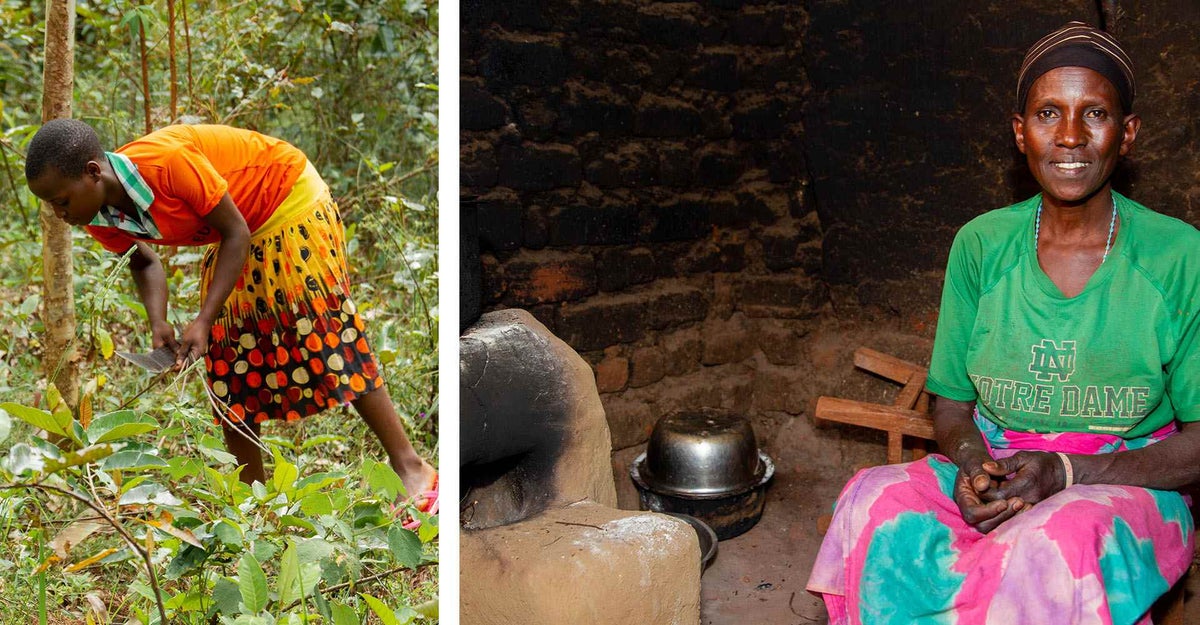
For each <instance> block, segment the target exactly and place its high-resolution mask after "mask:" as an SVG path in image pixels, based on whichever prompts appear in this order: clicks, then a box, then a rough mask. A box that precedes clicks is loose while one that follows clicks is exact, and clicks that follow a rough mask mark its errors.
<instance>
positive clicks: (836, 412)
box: [815, 397, 933, 440]
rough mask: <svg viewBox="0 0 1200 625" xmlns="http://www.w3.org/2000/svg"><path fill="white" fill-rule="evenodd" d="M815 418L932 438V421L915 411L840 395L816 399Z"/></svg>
mask: <svg viewBox="0 0 1200 625" xmlns="http://www.w3.org/2000/svg"><path fill="white" fill-rule="evenodd" d="M815 417H816V419H817V420H818V421H819V420H821V419H824V420H826V421H836V422H838V423H849V424H852V425H861V426H863V427H869V428H874V429H876V430H883V431H885V432H896V433H898V434H904V435H906V436H916V437H918V438H924V439H926V440H933V420H932V419H930V418H929V417H927V416H925V415H923V414H921V413H919V412H917V411H916V410H908V409H905V408H897V407H895V406H884V405H881V404H872V403H868V402H863V401H854V400H852V399H841V398H839V397H820V398H818V399H817V410H816V413H815Z"/></svg>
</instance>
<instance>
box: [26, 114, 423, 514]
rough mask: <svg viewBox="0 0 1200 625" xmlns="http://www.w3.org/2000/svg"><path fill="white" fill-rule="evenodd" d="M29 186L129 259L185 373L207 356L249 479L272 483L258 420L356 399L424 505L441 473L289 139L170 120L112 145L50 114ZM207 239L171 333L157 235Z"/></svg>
mask: <svg viewBox="0 0 1200 625" xmlns="http://www.w3.org/2000/svg"><path fill="white" fill-rule="evenodd" d="M25 178H26V180H27V181H28V183H29V188H30V189H31V190H32V191H33V193H34V194H35V195H37V196H38V197H39V198H41V199H42V200H44V201H46V202H47V203H48V204H49V205H50V206H51V207H52V208H53V210H54V212H55V214H56V215H58V217H59V218H60V219H62V220H64V221H66V222H67V223H70V224H73V225H77V226H83V227H84V228H85V229H86V230H87V232H88V234H90V235H91V236H92V237H94V238H95V239H96V240H97V241H99V242H100V243H101V245H103V246H104V247H105V249H107V250H109V251H111V252H114V253H117V254H124V253H125V252H128V251H129V250H130V249H131V248H132V249H133V252H132V255H131V256H130V269H131V271H132V273H133V278H134V282H135V283H136V285H137V290H138V295H139V296H140V297H141V299H142V302H143V303H144V304H145V306H146V314H147V317H148V318H149V320H150V329H151V334H152V337H153V344H154V347H155V348H158V347H161V346H163V345H167V346H169V347H171V348H172V349H173V350H174V351H175V355H176V368H181V367H183V366H185V365H187V364H188V363H190V362H191V361H193V360H195V359H197V358H199V357H201V356H204V358H205V365H206V369H207V371H208V388H209V391H210V397H212V399H213V400H214V406H215V408H214V412H215V413H216V414H217V417H218V420H219V422H220V423H221V424H222V425H223V430H224V433H225V442H226V445H227V447H228V448H229V450H230V451H231V452H232V453H233V454H234V455H235V456H237V459H238V462H239V464H242V465H244V468H243V469H242V473H241V479H242V480H243V481H244V482H247V483H251V482H253V481H256V480H257V481H264V480H265V472H264V470H263V461H262V455H261V453H260V451H259V448H258V446H257V444H256V443H257V438H258V433H259V427H260V424H261V423H262V422H263V421H266V420H268V419H282V420H287V421H293V420H296V419H299V418H301V417H304V416H308V415H311V414H316V413H318V412H320V411H322V410H324V409H325V408H331V407H334V406H337V405H340V404H345V403H350V404H353V406H354V408H355V409H356V410H357V411H358V413H359V415H360V416H361V417H362V418H363V420H364V421H366V423H367V425H368V426H370V428H371V430H372V431H374V433H375V434H376V436H378V437H379V440H380V442H381V443H382V444H383V447H384V449H385V450H386V451H387V453H388V457H389V459H390V461H391V465H392V467H393V468H394V469H395V470H396V473H397V474H398V475H399V476H400V478H401V480H402V481H403V482H404V485H405V488H406V489H407V490H408V492H409V493H412V494H414V495H415V496H416V497H417V498H418V500H419V507H420V508H421V509H422V510H431V511H434V512H436V509H437V490H438V489H437V472H436V471H435V470H434V468H433V467H432V466H430V465H429V463H427V462H425V461H424V460H423V459H422V458H421V457H420V456H418V455H417V453H416V451H415V450H414V449H413V447H412V444H411V443H410V442H409V440H408V438H407V436H405V434H404V430H403V427H402V426H401V423H400V418H399V416H398V415H397V413H396V410H395V408H394V406H393V405H392V401H391V398H390V397H389V396H388V393H387V389H386V388H385V387H384V383H383V378H382V377H381V376H380V375H379V370H378V366H377V364H376V361H375V357H374V354H373V353H372V351H371V348H370V346H369V345H368V343H367V339H366V336H365V334H364V333H363V321H362V317H361V316H360V315H358V314H357V311H356V309H355V307H354V303H353V301H352V300H351V299H350V293H349V279H348V269H347V263H346V257H345V241H344V233H343V229H342V223H341V218H340V216H339V214H338V210H337V205H336V204H335V203H334V201H333V199H332V197H331V196H330V193H329V187H328V186H326V185H325V183H324V181H323V180H321V177H320V175H319V174H318V173H317V171H316V169H314V168H313V166H312V164H311V163H310V162H308V159H307V158H306V157H305V155H304V154H303V153H302V152H301V151H300V150H299V149H297V148H295V147H294V146H292V145H290V144H288V143H287V142H285V141H282V140H279V139H275V138H272V137H268V136H265V135H262V134H259V133H256V132H251V131H248V130H241V129H237V128H231V127H228V126H216V125H194V126H169V127H167V128H163V129H161V130H158V131H155V132H153V133H150V134H149V135H146V136H144V137H142V138H140V139H138V140H136V141H133V142H132V143H129V144H127V145H125V146H123V147H121V148H119V149H118V150H117V151H116V152H105V151H104V150H103V149H102V148H101V145H100V140H99V137H98V136H97V135H96V132H95V131H94V130H93V129H92V128H91V126H89V125H87V124H86V123H84V122H81V121H77V120H71V119H59V120H52V121H49V122H47V123H46V124H45V125H44V126H43V127H42V128H41V129H40V130H39V131H38V132H37V134H36V135H34V138H33V140H32V141H31V142H30V145H29V150H28V154H27V157H26V164H25ZM151 243H153V244H158V245H184V246H208V249H207V250H206V252H205V255H204V260H203V261H202V263H201V282H200V284H201V294H200V299H201V306H200V312H199V314H198V315H197V316H196V318H195V319H194V320H193V321H192V322H191V323H189V324H188V325H187V327H186V328H185V329H184V331H183V334H182V335H181V336H180V337H179V338H178V339H176V336H175V329H174V328H173V327H172V326H171V325H170V324H169V323H167V317H166V312H167V282H166V274H165V272H164V271H163V267H162V262H161V261H160V260H159V257H158V255H157V254H156V253H155V252H154V250H153V249H151V247H150V245H149V244H151Z"/></svg>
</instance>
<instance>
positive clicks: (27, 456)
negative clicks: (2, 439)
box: [4, 443, 46, 475]
mask: <svg viewBox="0 0 1200 625" xmlns="http://www.w3.org/2000/svg"><path fill="white" fill-rule="evenodd" d="M45 466H46V456H45V455H44V454H43V453H42V451H41V450H40V449H35V448H33V447H30V446H29V445H26V444H25V443H17V444H16V445H13V446H12V449H9V450H8V457H7V458H5V459H4V469H5V470H6V471H8V472H9V473H12V474H13V475H21V474H22V473H25V472H26V471H30V472H32V473H40V472H41V470H42V468H43V467H45Z"/></svg>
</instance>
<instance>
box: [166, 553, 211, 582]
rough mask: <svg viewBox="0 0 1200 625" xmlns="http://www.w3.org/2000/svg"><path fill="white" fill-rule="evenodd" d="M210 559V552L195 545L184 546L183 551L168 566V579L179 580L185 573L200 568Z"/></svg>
mask: <svg viewBox="0 0 1200 625" xmlns="http://www.w3.org/2000/svg"><path fill="white" fill-rule="evenodd" d="M207 558H208V552H207V551H205V550H203V549H200V548H198V547H196V546H195V545H186V544H185V545H184V546H183V549H180V550H179V553H178V554H177V555H176V556H175V557H174V558H172V559H171V561H170V562H169V563H168V564H167V571H166V573H165V577H166V579H179V578H180V577H181V576H183V574H184V573H187V572H188V571H190V570H192V569H194V568H196V567H198V566H200V565H201V564H203V563H204V561H205V560H206V559H207Z"/></svg>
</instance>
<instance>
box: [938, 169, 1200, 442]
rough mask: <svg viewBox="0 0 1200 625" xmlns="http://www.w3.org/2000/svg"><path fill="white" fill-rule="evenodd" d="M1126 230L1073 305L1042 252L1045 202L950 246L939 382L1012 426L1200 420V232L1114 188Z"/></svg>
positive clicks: (1113, 428)
mask: <svg viewBox="0 0 1200 625" xmlns="http://www.w3.org/2000/svg"><path fill="white" fill-rule="evenodd" d="M1113 196H1114V198H1115V201H1116V205H1117V213H1118V215H1119V216H1120V229H1119V231H1118V233H1117V237H1116V240H1115V241H1113V245H1112V250H1111V251H1110V252H1109V255H1108V259H1107V260H1106V261H1105V262H1104V263H1103V264H1102V265H1100V268H1099V269H1097V270H1096V273H1095V274H1093V275H1092V277H1091V279H1090V280H1089V281H1088V283H1087V286H1086V287H1084V289H1083V292H1081V293H1080V294H1079V295H1077V296H1075V297H1070V298H1068V297H1065V296H1063V294H1062V292H1061V291H1059V290H1058V287H1056V286H1055V285H1054V283H1053V282H1052V281H1051V280H1050V278H1049V277H1047V276H1046V274H1045V272H1043V271H1042V269H1041V267H1040V266H1039V265H1038V262H1037V254H1036V253H1035V252H1034V236H1033V230H1034V217H1035V213H1036V211H1037V206H1038V202H1039V201H1040V200H1041V196H1040V195H1039V196H1035V197H1033V198H1030V199H1029V200H1026V201H1024V202H1021V203H1019V204H1015V205H1013V206H1009V207H1007V208H1001V209H998V210H994V211H990V212H988V213H985V214H983V215H980V216H979V217H976V218H975V219H973V220H971V221H970V222H969V223H968V224H967V225H965V226H963V228H962V229H961V230H959V232H958V234H957V235H956V236H955V238H954V245H953V246H952V247H951V249H950V260H949V262H948V264H947V266H946V283H945V286H944V287H943V289H942V308H941V314H940V316H939V318H938V327H937V337H936V339H935V340H934V345H933V360H932V363H931V364H930V368H929V380H928V383H927V388H928V389H929V390H930V391H931V392H933V393H934V394H936V395H939V396H941V397H946V398H948V399H954V400H958V401H975V402H976V406H977V408H978V410H979V413H980V414H981V415H983V416H984V417H986V418H988V419H990V420H992V421H993V422H995V423H997V424H999V425H1000V426H1001V427H1004V428H1007V429H1010V430H1018V431H1026V432H1063V431H1071V432H1095V433H1099V434H1115V435H1118V436H1121V437H1124V438H1136V437H1140V436H1144V435H1146V434H1149V433H1150V432H1153V431H1155V430H1157V429H1158V428H1160V427H1162V426H1164V425H1166V424H1167V423H1169V422H1170V421H1171V420H1172V419H1179V420H1180V421H1196V420H1200V350H1198V349H1197V325H1198V317H1200V232H1197V230H1196V229H1195V228H1193V227H1192V226H1191V225H1189V224H1186V223H1184V222H1182V221H1179V220H1178V219H1175V218H1173V217H1167V216H1165V215H1160V214H1158V213H1155V212H1154V211H1151V210H1150V209H1148V208H1146V207H1144V206H1142V205H1141V204H1138V203H1136V202H1134V201H1132V200H1130V199H1128V198H1125V197H1123V196H1121V195H1119V194H1117V193H1114V194H1113Z"/></svg>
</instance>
